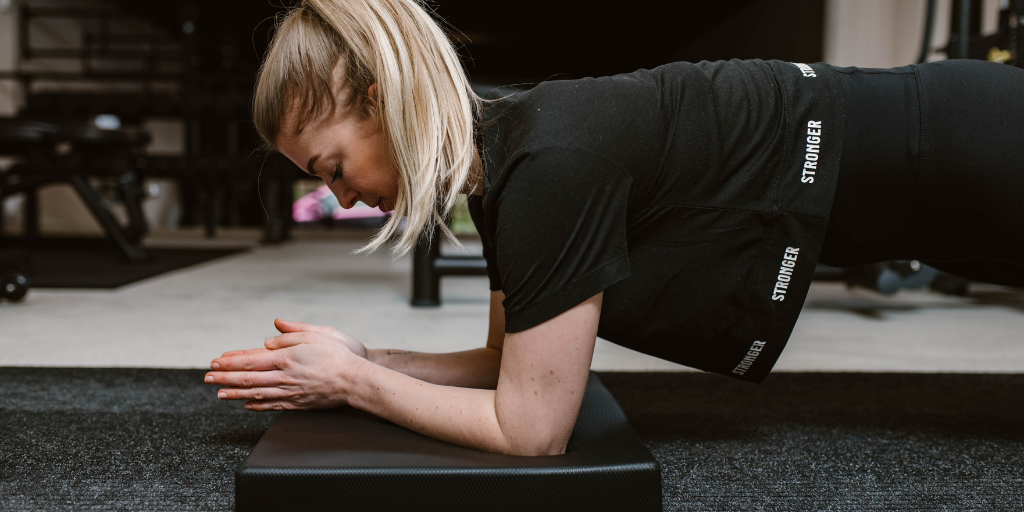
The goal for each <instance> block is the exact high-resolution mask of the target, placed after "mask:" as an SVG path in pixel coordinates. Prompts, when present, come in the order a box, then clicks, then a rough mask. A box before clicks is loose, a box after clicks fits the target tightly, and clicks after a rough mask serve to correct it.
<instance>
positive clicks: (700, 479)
mask: <svg viewBox="0 0 1024 512" xmlns="http://www.w3.org/2000/svg"><path fill="white" fill-rule="evenodd" d="M601 380H602V382H604V383H605V385H606V386H607V387H608V389H609V390H610V391H611V392H612V393H613V394H614V395H615V397H616V398H617V399H618V401H619V403H620V404H621V405H622V407H623V409H624V410H625V412H626V415H627V416H629V419H630V422H631V423H632V424H633V427H634V428H635V429H636V430H637V433H638V434H639V435H640V437H641V438H642V439H644V440H645V441H646V442H647V445H648V447H650V448H651V451H652V452H653V453H654V456H655V457H656V458H657V459H658V460H659V461H660V462H661V465H662V466H661V467H662V479H663V483H662V493H663V503H664V506H665V509H666V510H716V511H717V510H723V511H725V510H850V511H853V510H979V511H982V510H986V511H991V510H1015V511H1019V510H1024V398H1021V397H1024V375H963V374H954V375H948V374H947V375H914V374H857V373H849V374H800V373H790V374H786V373H780V374H774V375H771V376H769V377H768V379H767V380H766V381H765V382H764V383H763V384H761V385H759V386H755V385H750V384H746V383H743V382H739V381H731V380H728V379H725V378H719V377H716V376H712V375H706V374H694V373H687V374H607V373H603V374H601Z"/></svg>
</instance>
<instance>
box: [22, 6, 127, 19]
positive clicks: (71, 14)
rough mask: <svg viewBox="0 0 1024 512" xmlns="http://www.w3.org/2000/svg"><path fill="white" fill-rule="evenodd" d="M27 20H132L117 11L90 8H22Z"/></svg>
mask: <svg viewBox="0 0 1024 512" xmlns="http://www.w3.org/2000/svg"><path fill="white" fill-rule="evenodd" d="M21 9H22V10H23V12H24V13H25V17H26V18H131V17H133V16H132V15H131V14H128V13H124V12H120V11H118V10H117V9H96V8H90V7H27V6H25V5H22V6H21Z"/></svg>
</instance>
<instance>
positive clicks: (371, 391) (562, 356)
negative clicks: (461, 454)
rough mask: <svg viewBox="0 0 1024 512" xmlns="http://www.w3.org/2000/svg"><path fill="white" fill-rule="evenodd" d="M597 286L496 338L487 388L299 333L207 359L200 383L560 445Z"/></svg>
mask: <svg viewBox="0 0 1024 512" xmlns="http://www.w3.org/2000/svg"><path fill="white" fill-rule="evenodd" d="M601 301H602V294H598V295H596V296H594V297H592V298H591V299H589V300H587V301H586V302H583V303H581V304H579V305H578V306H576V307H574V308H573V309H571V310H569V311H566V312H565V313H562V314H561V315H559V316H557V317H555V318H553V319H551V320H549V321H547V322H545V323H543V324H541V325H538V326H536V327H533V328H531V329H528V330H526V331H522V332H518V333H513V334H506V335H505V336H504V339H503V347H502V358H501V373H500V376H499V379H498V384H497V389H496V390H483V389H466V388H456V387H450V386H441V385H437V384H430V383H427V382H423V381H421V380H418V379H414V378H412V377H409V376H408V375H404V374H401V373H398V372H396V371H393V370H389V369H387V368H384V367H382V366H380V365H375V364H373V363H371V362H370V361H368V360H366V359H363V358H361V357H358V356H357V355H355V354H353V353H352V352H351V351H350V350H348V349H347V348H346V347H345V346H344V345H341V344H338V343H332V342H330V341H329V340H327V341H325V340H323V339H321V338H319V337H317V336H316V335H309V334H305V333H288V334H282V335H281V336H278V337H277V338H273V339H272V340H268V343H267V346H268V348H271V350H270V351H268V352H264V353H258V354H242V355H236V356H230V357H224V358H221V359H217V360H215V361H214V363H213V366H214V369H215V370H217V369H220V370H222V371H213V372H210V373H209V374H208V375H209V378H208V382H211V383H215V384H225V385H230V386H234V387H232V388H228V389H224V390H221V393H223V394H224V395H223V397H224V398H225V399H243V400H250V402H248V403H247V404H246V407H247V408H251V409H253V410H280V409H304V408H323V407H331V406H335V405H340V404H344V403H348V404H351V405H353V406H355V407H358V408H360V409H363V410H366V411H368V412H371V413H373V414H376V415H377V416H380V417H382V418H385V419H387V420H390V421H393V422H395V423H397V424H399V425H402V426H404V427H406V428H408V429H410V430H414V431H417V432H420V433H422V434H425V435H428V436H431V437H435V438H438V439H442V440H445V441H448V442H452V443H456V444H460V445H464V446H470V447H474V448H478V449H482V450H487V451H493V452H501V453H509V454H516V455H550V454H558V453H563V452H564V451H565V446H566V444H567V443H568V441H569V436H570V434H571V433H572V427H573V425H574V424H575V421H576V415H577V413H578V412H579V407H580V403H581V401H582V400H583V392H584V390H585V388H586V383H587V376H588V373H589V369H590V361H591V359H592V357H593V352H594V341H595V338H596V336H597V325H598V320H599V319H600V316H601ZM260 370H262V371H260Z"/></svg>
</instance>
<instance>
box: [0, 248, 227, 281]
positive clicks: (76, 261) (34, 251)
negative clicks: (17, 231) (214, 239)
mask: <svg viewBox="0 0 1024 512" xmlns="http://www.w3.org/2000/svg"><path fill="white" fill-rule="evenodd" d="M12 246H13V247H17V248H18V249H19V250H21V251H23V252H25V253H27V254H28V256H29V260H30V267H29V269H28V273H29V277H30V278H31V280H32V286H33V287H35V288H117V287H119V286H124V285H126V284H130V283H134V282H136V281H141V280H143V279H148V278H150V277H154V276H157V275H160V274H163V273H165V272H170V271H172V270H178V269H180V268H185V267H189V266H192V265H196V264H198V263H203V262H205V261H209V260H212V259H216V258H220V257H223V256H227V255H230V254H235V253H238V252H241V250H239V249H146V254H147V256H148V259H147V261H144V262H141V263H128V262H126V261H124V259H123V258H122V256H121V253H120V252H118V251H117V249H115V248H114V247H112V246H110V245H109V244H108V243H107V242H106V240H103V239H88V238H87V239H41V240H40V241H38V242H34V243H32V244H31V245H26V244H25V243H23V242H12Z"/></svg>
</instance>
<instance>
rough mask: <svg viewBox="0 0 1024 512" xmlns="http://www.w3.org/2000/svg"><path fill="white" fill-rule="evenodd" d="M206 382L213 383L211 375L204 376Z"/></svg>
mask: <svg viewBox="0 0 1024 512" xmlns="http://www.w3.org/2000/svg"><path fill="white" fill-rule="evenodd" d="M206 382H209V383H211V384H212V383H213V375H207V376H206Z"/></svg>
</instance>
